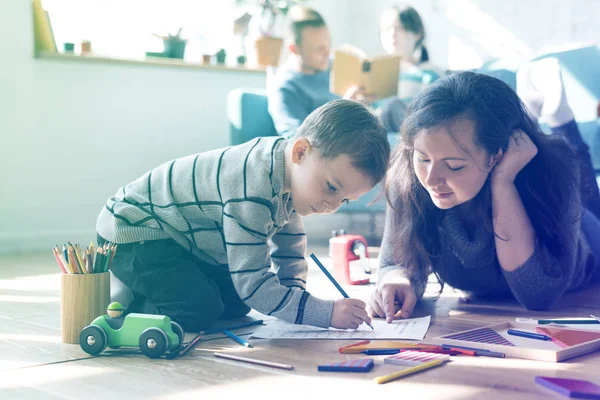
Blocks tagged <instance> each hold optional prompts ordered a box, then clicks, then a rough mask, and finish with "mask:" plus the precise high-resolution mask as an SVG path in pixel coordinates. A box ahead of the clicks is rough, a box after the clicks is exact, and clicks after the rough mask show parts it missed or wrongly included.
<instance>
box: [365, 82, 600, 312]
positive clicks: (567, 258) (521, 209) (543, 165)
mask: <svg viewBox="0 0 600 400" xmlns="http://www.w3.org/2000/svg"><path fill="white" fill-rule="evenodd" d="M560 89H562V84H561V85H560ZM565 104H566V103H565ZM559 108H560V107H559ZM558 114H560V115H566V114H565V113H564V112H562V113H558ZM571 115H572V114H571ZM559 122H561V125H560V126H558V127H556V129H555V132H556V133H557V134H559V135H561V136H560V137H558V136H557V135H553V136H545V135H544V134H543V133H541V131H540V129H539V127H538V125H537V124H536V123H535V122H534V121H533V120H532V119H531V117H530V116H529V115H528V113H527V111H526V109H525V107H524V105H523V103H521V101H520V100H519V98H518V97H517V95H516V94H515V92H514V91H513V90H512V89H510V87H509V86H507V85H506V84H504V83H503V82H501V81H500V80H498V79H496V78H492V77H489V76H486V75H481V74H477V73H473V72H461V73H456V74H453V75H450V76H448V77H445V78H443V79H440V80H438V81H437V82H435V83H434V84H433V85H431V86H429V87H428V88H427V89H425V91H424V92H422V93H421V94H420V95H419V96H417V97H416V98H415V99H414V101H413V102H412V103H411V105H410V106H409V108H408V111H407V115H406V117H405V120H404V123H403V125H402V134H401V142H400V144H399V146H398V147H397V149H396V153H395V157H394V159H393V161H392V166H391V169H390V172H389V173H388V181H387V182H386V187H387V195H388V202H389V207H388V213H387V217H386V224H385V230H384V237H383V243H382V248H381V254H380V265H381V268H380V272H379V281H378V285H377V289H376V290H375V291H374V292H373V295H372V296H371V298H370V300H369V305H368V306H369V307H368V309H369V311H370V313H371V315H372V316H380V317H385V318H387V320H388V321H391V320H392V319H394V318H399V317H402V318H407V317H409V316H410V314H411V312H412V310H413V307H414V306H415V304H416V302H417V300H418V299H420V298H421V297H422V295H423V292H424V291H425V286H426V284H427V277H428V275H429V273H430V272H434V273H435V274H436V275H437V277H438V279H439V280H441V281H442V282H447V283H448V284H450V285H451V286H453V287H455V288H458V289H462V290H465V291H468V292H472V293H474V294H478V295H484V296H499V295H500V296H505V295H508V296H510V295H512V296H514V297H515V298H516V299H517V300H518V301H519V303H520V304H521V305H523V306H524V307H526V308H527V309H533V310H543V309H546V308H548V307H550V306H552V305H553V304H555V303H556V301H557V300H558V299H559V298H560V297H561V296H562V295H563V293H565V292H566V291H568V290H573V289H576V288H579V287H581V286H583V285H585V284H586V283H588V282H590V281H591V280H593V279H596V278H597V277H598V276H599V275H600V222H599V221H598V219H596V218H595V217H594V215H592V214H591V213H590V212H589V211H587V209H585V208H583V207H582V205H581V194H580V186H579V162H578V160H577V159H576V157H575V153H574V152H573V150H572V149H571V146H569V144H568V143H567V141H566V140H565V138H566V139H572V138H574V137H578V135H579V132H578V131H577V125H576V124H575V123H574V121H559ZM579 137H580V136H579ZM585 179H593V176H592V177H589V176H586V177H585ZM582 187H587V188H591V186H589V185H588V186H585V185H582ZM593 190H594V191H595V194H594V196H596V197H595V198H597V195H598V187H597V185H594V189H593ZM585 196H586V199H587V198H592V197H594V196H589V195H588V194H585Z"/></svg>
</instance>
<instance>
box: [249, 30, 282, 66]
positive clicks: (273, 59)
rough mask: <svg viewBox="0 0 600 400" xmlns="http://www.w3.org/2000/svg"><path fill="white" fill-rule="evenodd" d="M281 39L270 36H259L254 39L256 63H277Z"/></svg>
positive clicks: (260, 64) (262, 64) (267, 64)
mask: <svg viewBox="0 0 600 400" xmlns="http://www.w3.org/2000/svg"><path fill="white" fill-rule="evenodd" d="M282 47H283V39H280V38H275V37H271V36H260V37H258V38H257V39H256V40H255V41H254V48H253V49H251V50H253V51H254V52H255V54H256V58H255V59H256V63H257V64H258V66H260V67H266V66H269V65H277V64H279V57H280V55H281V48H282Z"/></svg>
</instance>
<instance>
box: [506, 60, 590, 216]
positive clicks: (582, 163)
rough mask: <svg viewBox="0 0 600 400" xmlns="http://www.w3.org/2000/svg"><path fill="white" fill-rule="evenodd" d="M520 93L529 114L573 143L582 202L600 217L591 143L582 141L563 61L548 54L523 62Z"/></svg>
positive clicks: (519, 86) (519, 78)
mask: <svg viewBox="0 0 600 400" xmlns="http://www.w3.org/2000/svg"><path fill="white" fill-rule="evenodd" d="M517 94H518V95H519V97H520V98H521V100H522V101H523V103H525V105H526V106H527V109H528V111H529V112H530V114H531V115H532V116H533V117H534V118H535V119H538V118H540V117H541V119H542V120H543V121H544V122H546V124H547V125H548V126H549V127H550V129H551V130H552V134H553V135H557V136H560V137H562V138H564V139H566V140H567V142H568V143H570V144H571V146H572V147H573V149H574V150H575V153H576V154H577V157H578V158H579V173H580V180H581V201H582V205H583V206H584V207H585V208H587V209H588V210H590V211H591V212H592V214H594V215H595V216H596V218H599V219H600V190H599V189H598V182H597V180H596V174H595V172H594V166H593V163H592V157H591V155H590V149H589V147H588V145H587V144H586V143H585V142H584V141H583V138H582V136H581V133H580V132H579V127H578V126H577V123H576V122H575V118H574V116H573V111H572V110H571V107H570V106H569V103H568V101H567V96H566V94H565V89H564V86H563V81H562V76H561V70H560V64H559V62H558V60H557V59H555V58H545V59H542V60H539V61H534V62H531V63H527V64H524V65H523V66H522V67H521V68H520V69H519V71H518V72H517Z"/></svg>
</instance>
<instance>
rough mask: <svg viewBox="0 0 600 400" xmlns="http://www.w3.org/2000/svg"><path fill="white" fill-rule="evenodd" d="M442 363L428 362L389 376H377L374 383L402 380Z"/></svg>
mask: <svg viewBox="0 0 600 400" xmlns="http://www.w3.org/2000/svg"><path fill="white" fill-rule="evenodd" d="M443 362H444V360H433V361H429V362H426V363H423V364H421V365H416V366H414V367H410V368H406V369H403V370H401V371H397V372H393V373H391V374H389V375H384V376H378V377H376V378H374V381H375V382H376V383H379V384H382V383H388V382H391V381H393V380H396V379H398V378H402V377H404V376H407V375H411V374H414V373H417V372H421V371H424V370H426V369H430V368H434V367H437V366H439V365H442V363H443Z"/></svg>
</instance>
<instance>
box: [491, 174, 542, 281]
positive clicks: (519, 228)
mask: <svg viewBox="0 0 600 400" xmlns="http://www.w3.org/2000/svg"><path fill="white" fill-rule="evenodd" d="M491 191H492V211H493V224H494V240H495V243H496V254H497V256H498V262H499V263H500V266H501V267H502V269H503V270H505V271H514V270H516V269H517V268H519V267H521V266H522V265H523V264H524V263H525V262H526V261H527V260H528V259H529V258H530V257H531V255H532V254H533V251H534V248H535V238H536V236H535V230H534V229H533V226H532V225H531V221H530V220H529V216H528V215H527V211H526V210H525V206H524V205H523V202H522V201H521V196H520V195H519V192H518V190H517V187H516V186H515V184H514V182H505V181H495V180H492V185H491Z"/></svg>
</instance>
